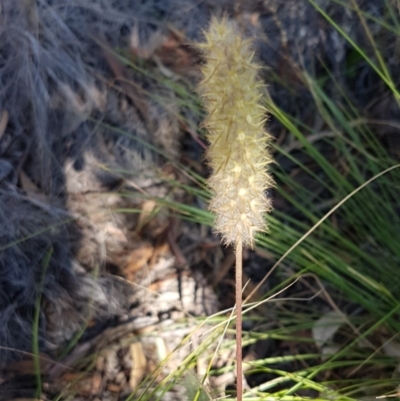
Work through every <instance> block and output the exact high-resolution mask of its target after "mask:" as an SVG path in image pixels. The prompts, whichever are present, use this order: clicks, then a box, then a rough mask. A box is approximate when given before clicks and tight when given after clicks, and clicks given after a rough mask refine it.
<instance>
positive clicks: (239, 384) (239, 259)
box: [236, 239, 243, 401]
mask: <svg viewBox="0 0 400 401" xmlns="http://www.w3.org/2000/svg"><path fill="white" fill-rule="evenodd" d="M242 271H243V247H242V240H241V239H238V240H237V242H236V397H237V401H242V398H243V362H242V286H243V283H242V276H243V274H242Z"/></svg>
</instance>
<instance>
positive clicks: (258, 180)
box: [199, 18, 273, 246]
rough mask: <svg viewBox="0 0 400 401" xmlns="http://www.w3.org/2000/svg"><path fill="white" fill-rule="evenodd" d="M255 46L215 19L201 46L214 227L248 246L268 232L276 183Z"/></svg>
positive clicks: (234, 28)
mask: <svg viewBox="0 0 400 401" xmlns="http://www.w3.org/2000/svg"><path fill="white" fill-rule="evenodd" d="M251 45H252V44H251V41H249V40H246V39H244V38H243V37H242V36H241V35H240V33H239V32H238V28H237V26H236V25H235V24H234V23H233V22H230V21H228V20H227V19H223V20H221V21H219V20H217V19H215V18H214V19H212V21H211V24H210V27H209V29H208V31H207V32H206V33H205V41H204V43H201V44H200V45H199V48H200V49H201V51H202V52H203V55H204V57H205V60H206V62H205V64H204V65H203V67H202V73H203V80H202V81H201V83H200V85H199V92H200V93H201V96H202V98H203V102H204V107H205V109H206V112H207V119H206V122H205V126H206V128H207V139H208V141H209V144H210V146H209V150H208V155H207V156H208V161H209V164H210V167H211V168H212V175H211V177H210V178H209V181H208V182H209V186H210V188H211V191H212V193H213V198H212V201H211V203H210V210H211V211H213V212H214V213H215V223H214V228H215V230H216V231H217V232H218V233H220V234H221V235H222V237H223V240H224V242H225V243H227V244H234V243H237V242H238V240H241V242H242V243H243V245H245V246H253V244H254V235H255V233H256V232H258V231H265V230H266V224H265V220H264V213H265V212H268V211H269V210H270V209H271V202H270V200H269V199H268V198H267V196H266V190H267V189H268V188H269V187H271V186H272V184H273V180H272V178H271V176H270V175H269V174H268V172H267V169H266V167H267V166H268V164H269V163H271V161H272V160H271V157H270V155H269V153H268V151H267V148H268V142H269V140H270V135H269V134H268V133H267V132H266V131H265V129H264V125H265V120H266V112H267V110H266V109H265V107H264V106H263V105H262V88H263V83H262V82H261V81H260V80H259V79H258V78H257V74H258V70H259V67H258V65H257V64H256V63H255V62H254V53H253V51H252V46H251Z"/></svg>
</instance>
